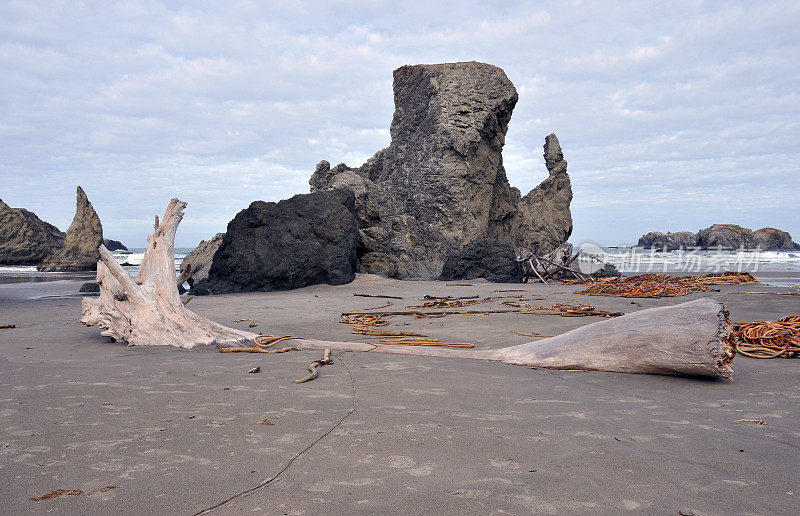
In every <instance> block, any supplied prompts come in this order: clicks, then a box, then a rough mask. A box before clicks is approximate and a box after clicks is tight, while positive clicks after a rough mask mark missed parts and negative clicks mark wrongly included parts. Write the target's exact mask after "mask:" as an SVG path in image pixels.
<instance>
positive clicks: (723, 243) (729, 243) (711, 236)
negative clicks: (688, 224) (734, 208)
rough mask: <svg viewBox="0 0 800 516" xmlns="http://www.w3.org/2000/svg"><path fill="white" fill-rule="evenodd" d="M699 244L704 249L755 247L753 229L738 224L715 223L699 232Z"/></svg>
mask: <svg viewBox="0 0 800 516" xmlns="http://www.w3.org/2000/svg"><path fill="white" fill-rule="evenodd" d="M697 245H698V246H700V247H701V248H703V249H710V248H721V249H739V248H744V249H754V248H755V247H756V239H755V236H753V231H752V230H750V229H747V228H743V227H742V226H737V225H736V224H714V225H713V226H711V227H708V228H706V229H701V230H700V231H699V232H698V233H697Z"/></svg>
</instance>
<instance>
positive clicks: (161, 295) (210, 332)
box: [81, 199, 253, 348]
mask: <svg viewBox="0 0 800 516" xmlns="http://www.w3.org/2000/svg"><path fill="white" fill-rule="evenodd" d="M185 207H186V203H185V202H181V201H179V200H177V199H172V201H170V203H169V206H167V211H166V213H165V214H164V219H163V221H162V222H161V223H160V224H159V222H158V217H156V224H155V232H154V233H153V234H152V235H151V236H149V237H148V238H147V249H146V250H145V252H144V258H142V264H141V266H140V267H139V274H138V275H137V276H136V277H131V275H130V274H128V272H127V271H126V270H124V269H123V268H122V267H121V266H120V265H119V264H118V263H117V261H116V260H115V259H114V257H113V256H112V254H111V253H110V252H109V251H108V250H107V249H106V248H105V246H100V261H99V262H97V283H98V284H99V285H100V296H99V297H96V298H91V297H85V298H83V315H82V317H81V322H82V323H83V324H85V325H86V326H94V325H97V326H100V327H101V328H104V331H103V332H102V335H105V336H107V337H113V338H114V339H116V340H118V341H125V342H128V343H129V344H133V345H138V346H141V345H171V346H178V347H182V348H192V347H194V346H197V345H202V344H214V345H219V346H232V345H249V344H248V343H249V342H250V339H251V338H252V337H253V335H252V334H251V333H248V332H244V331H239V330H235V329H233V328H227V327H225V326H222V325H221V324H217V323H215V322H212V321H209V320H208V319H206V318H204V317H200V316H199V315H197V314H195V313H194V312H191V311H190V310H187V309H186V308H185V307H184V306H183V304H182V303H181V299H180V295H179V294H178V285H177V282H176V278H175V257H174V242H175V231H176V230H177V228H178V224H179V223H180V221H181V219H182V218H183V210H184V208H185Z"/></svg>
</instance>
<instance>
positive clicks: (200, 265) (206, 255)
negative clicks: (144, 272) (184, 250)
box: [181, 233, 225, 282]
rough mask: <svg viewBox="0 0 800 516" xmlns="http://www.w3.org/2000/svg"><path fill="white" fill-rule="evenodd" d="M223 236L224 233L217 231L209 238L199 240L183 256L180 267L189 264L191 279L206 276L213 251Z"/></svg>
mask: <svg viewBox="0 0 800 516" xmlns="http://www.w3.org/2000/svg"><path fill="white" fill-rule="evenodd" d="M224 236H225V233H217V234H216V235H214V238H212V239H211V240H201V241H200V243H199V244H197V247H195V248H194V249H193V250H192V252H191V253H189V254H187V255H186V256H184V257H183V263H182V264H181V267H185V266H186V265H189V266H191V268H192V269H191V275H192V280H193V281H195V282H196V281H201V280H204V279H206V278H207V277H208V271H209V270H211V263H212V262H213V260H214V253H216V252H217V249H219V246H220V245H222V238H223V237H224Z"/></svg>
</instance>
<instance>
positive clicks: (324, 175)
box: [309, 62, 572, 279]
mask: <svg viewBox="0 0 800 516" xmlns="http://www.w3.org/2000/svg"><path fill="white" fill-rule="evenodd" d="M517 98H518V97H517V91H516V89H515V88H514V85H513V84H511V81H509V80H508V78H507V77H506V75H505V73H504V72H503V70H501V69H500V68H497V67H495V66H491V65H487V64H482V63H476V62H469V63H448V64H437V65H417V66H403V67H401V68H398V69H397V70H395V72H394V100H395V108H396V109H395V113H394V118H393V119H392V125H391V136H392V142H391V144H390V145H389V147H387V148H385V149H383V150H381V151H379V152H378V153H376V154H375V155H374V156H373V157H372V158H370V159H369V160H368V161H367V162H366V163H365V164H364V165H362V166H361V167H359V168H357V169H354V168H350V167H348V166H346V165H344V164H341V165H338V166H336V167H334V168H331V167H330V164H329V163H328V162H326V161H322V162H320V164H319V165H317V170H316V171H315V172H314V174H313V175H312V177H311V179H310V181H309V183H310V185H311V191H312V192H315V191H319V190H327V189H346V190H350V191H352V192H353V193H354V194H355V196H356V216H357V219H358V227H359V248H358V257H359V261H360V264H361V266H362V268H363V269H364V270H365V271H366V272H374V273H379V274H384V275H387V276H391V277H397V278H401V279H406V278H408V279H433V278H436V277H438V276H439V274H440V273H441V270H442V266H443V265H444V262H445V261H446V260H447V258H448V257H449V256H451V255H453V254H454V253H457V252H459V251H460V250H461V249H462V248H463V247H465V246H466V245H468V244H470V243H471V242H474V241H475V240H477V239H478V238H480V237H482V236H489V237H492V238H494V239H496V240H500V241H504V242H508V243H510V244H512V245H515V246H518V247H527V248H530V249H531V250H534V251H536V252H538V253H546V252H548V251H550V250H552V249H553V248H555V247H557V246H558V245H559V244H561V243H562V242H564V241H565V240H566V239H567V238H568V237H569V235H570V233H571V232H572V219H571V216H570V213H569V202H570V200H571V199H572V190H571V187H570V182H569V177H568V176H567V173H566V162H565V161H563V157H562V156H561V149H560V148H559V146H558V140H557V139H556V138H555V135H551V136H549V137H548V139H547V143H546V144H545V155H546V158H547V159H546V161H547V165H548V170H550V177H549V178H548V179H547V180H545V181H544V182H543V183H542V184H541V185H540V186H539V187H537V188H536V189H534V190H533V191H532V192H531V193H529V194H528V195H526V196H525V197H524V198H523V197H521V195H520V192H519V190H517V189H516V188H513V187H511V186H510V185H509V183H508V179H507V178H506V173H505V169H504V168H503V159H502V154H501V151H502V148H503V144H504V142H505V135H506V131H507V129H508V122H509V120H510V118H511V113H512V111H513V109H514V106H515V104H516V102H517Z"/></svg>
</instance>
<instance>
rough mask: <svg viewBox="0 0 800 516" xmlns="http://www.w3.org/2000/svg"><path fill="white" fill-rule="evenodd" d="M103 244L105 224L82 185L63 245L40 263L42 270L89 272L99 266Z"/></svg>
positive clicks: (79, 188)
mask: <svg viewBox="0 0 800 516" xmlns="http://www.w3.org/2000/svg"><path fill="white" fill-rule="evenodd" d="M102 244H103V226H102V225H101V224H100V217H98V216H97V213H95V211H94V208H93V207H92V203H90V202H89V199H88V198H87V197H86V193H85V192H84V191H83V188H81V187H80V186H79V187H78V196H77V202H76V209H75V218H74V219H72V224H70V226H69V229H67V235H66V238H65V239H64V245H63V247H62V248H61V249H59V250H58V251H57V252H56V253H55V254H53V255H52V256H48V257H47V258H45V259H44V260H43V261H42V263H40V264H39V266H38V269H39V270H40V271H47V272H53V271H56V272H65V271H90V270H96V269H97V260H99V259H100V253H99V252H98V251H97V250H98V249H99V248H100V246H101V245H102Z"/></svg>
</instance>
